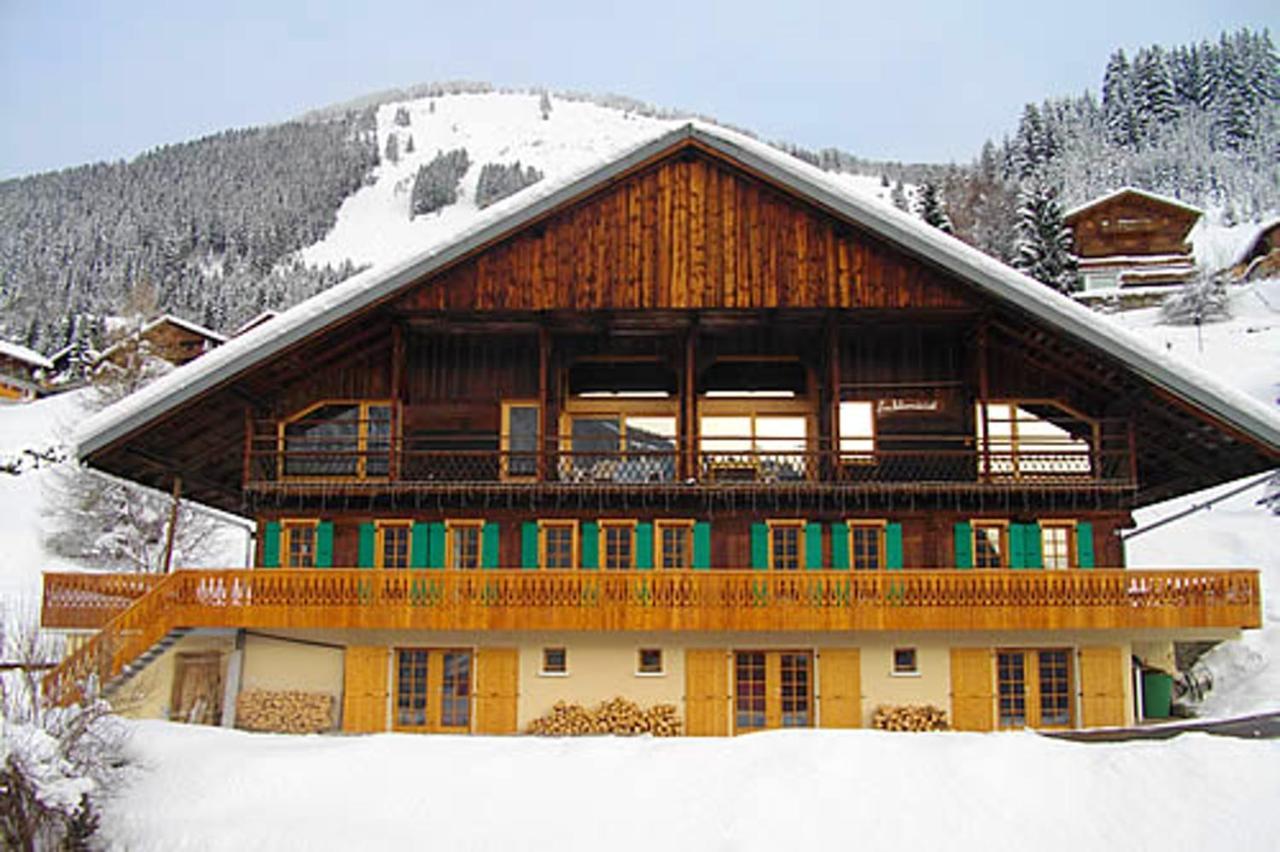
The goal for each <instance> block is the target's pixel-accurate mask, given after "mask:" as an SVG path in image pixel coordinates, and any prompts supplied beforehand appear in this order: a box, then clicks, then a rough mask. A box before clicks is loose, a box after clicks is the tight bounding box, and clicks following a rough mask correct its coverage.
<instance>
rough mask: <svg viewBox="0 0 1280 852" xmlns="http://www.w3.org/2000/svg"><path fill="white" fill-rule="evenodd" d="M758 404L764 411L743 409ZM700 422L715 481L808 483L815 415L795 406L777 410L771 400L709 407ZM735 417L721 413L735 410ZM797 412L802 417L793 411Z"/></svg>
mask: <svg viewBox="0 0 1280 852" xmlns="http://www.w3.org/2000/svg"><path fill="white" fill-rule="evenodd" d="M752 405H754V406H758V407H760V408H762V409H763V410H757V411H743V410H742V409H743V408H744V407H750V406H752ZM703 408H704V410H709V411H711V412H713V413H708V414H704V415H703V417H702V419H701V420H700V421H699V428H700V432H699V435H700V448H701V453H702V466H703V470H704V472H705V474H706V475H707V476H709V477H711V478H713V479H751V480H754V479H763V480H766V481H774V480H796V479H804V478H805V476H806V474H807V472H808V461H807V451H808V446H809V444H808V435H809V416H808V414H806V413H798V412H796V409H797V406H796V404H795V403H788V404H786V405H785V406H784V408H783V409H782V410H777V411H775V410H771V407H769V406H766V405H765V401H758V402H754V403H752V402H750V401H747V400H739V401H734V402H728V401H724V402H720V401H715V402H708V403H703ZM729 411H732V412H733V413H717V412H729ZM791 412H796V413H791Z"/></svg>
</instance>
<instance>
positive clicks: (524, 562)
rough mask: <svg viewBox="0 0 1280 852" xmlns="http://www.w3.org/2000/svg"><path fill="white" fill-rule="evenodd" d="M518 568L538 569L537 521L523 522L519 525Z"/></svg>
mask: <svg viewBox="0 0 1280 852" xmlns="http://www.w3.org/2000/svg"><path fill="white" fill-rule="evenodd" d="M520 567H521V568H537V567H538V522H537V521H525V522H524V523H523V524H521V525H520Z"/></svg>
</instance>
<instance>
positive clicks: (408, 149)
mask: <svg viewBox="0 0 1280 852" xmlns="http://www.w3.org/2000/svg"><path fill="white" fill-rule="evenodd" d="M404 152H405V153H406V154H412V153H413V134H412V133H410V134H409V138H408V139H406V140H405V141H404Z"/></svg>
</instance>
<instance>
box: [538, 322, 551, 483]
mask: <svg viewBox="0 0 1280 852" xmlns="http://www.w3.org/2000/svg"><path fill="white" fill-rule="evenodd" d="M550 360H551V333H550V332H549V331H547V327H546V326H545V325H541V324H539V326H538V444H539V446H538V480H539V481H540V482H544V481H546V479H547V473H548V471H547V450H548V449H549V448H550V446H551V436H550V431H549V430H548V429H547V426H548V424H549V423H550V422H551V415H550V412H549V411H548V409H549V408H550V407H551V398H550V389H551V388H550V384H551V382H550V375H549V371H550V369H551V364H550Z"/></svg>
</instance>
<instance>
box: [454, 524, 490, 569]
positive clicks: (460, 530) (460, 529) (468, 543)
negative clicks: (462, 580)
mask: <svg viewBox="0 0 1280 852" xmlns="http://www.w3.org/2000/svg"><path fill="white" fill-rule="evenodd" d="M483 532H484V521H445V524H444V535H445V559H446V567H448V568H457V569H460V570H463V571H470V570H474V569H476V568H479V567H480V562H481V555H482V553H483V543H482V542H483V538H482V536H483Z"/></svg>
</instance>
